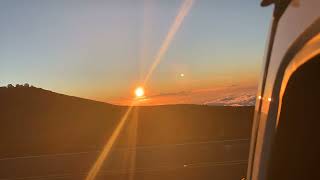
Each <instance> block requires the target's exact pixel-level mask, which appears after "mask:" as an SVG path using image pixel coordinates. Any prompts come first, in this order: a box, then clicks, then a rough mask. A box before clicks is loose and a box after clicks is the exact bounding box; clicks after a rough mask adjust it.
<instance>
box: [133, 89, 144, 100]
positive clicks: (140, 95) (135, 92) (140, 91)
mask: <svg viewBox="0 0 320 180" xmlns="http://www.w3.org/2000/svg"><path fill="white" fill-rule="evenodd" d="M134 94H135V95H136V97H137V98H141V97H143V95H144V89H143V87H137V88H136V90H135V91H134Z"/></svg>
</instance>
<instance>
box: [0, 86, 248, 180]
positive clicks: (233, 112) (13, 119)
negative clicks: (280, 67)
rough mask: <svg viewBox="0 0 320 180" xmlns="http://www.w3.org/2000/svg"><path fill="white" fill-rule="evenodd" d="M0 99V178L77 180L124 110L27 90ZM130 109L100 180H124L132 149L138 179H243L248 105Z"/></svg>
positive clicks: (6, 92) (3, 93) (3, 92)
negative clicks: (134, 144) (130, 112)
mask: <svg viewBox="0 0 320 180" xmlns="http://www.w3.org/2000/svg"><path fill="white" fill-rule="evenodd" d="M0 99H1V103H0V115H1V117H0V118H1V121H0V123H1V124H0V142H1V143H0V179H2V178H6V179H15V178H21V177H31V179H32V178H36V177H40V176H44V177H47V179H48V178H49V179H58V177H59V179H61V178H62V179H77V180H78V179H83V177H84V176H85V174H86V172H87V171H88V169H89V167H90V166H91V165H92V163H93V161H94V160H95V158H96V156H97V155H98V153H99V151H100V150H101V148H102V147H103V145H104V143H105V142H106V141H107V139H108V137H109V136H110V135H111V133H112V131H113V129H114V128H115V126H116V124H117V122H118V121H119V119H120V118H121V116H122V115H123V113H124V111H125V110H126V107H121V106H115V105H111V104H106V103H101V102H96V101H91V100H87V99H81V98H77V97H71V96H66V95H62V94H57V93H54V92H51V91H47V90H43V89H40V88H34V87H22V86H21V87H11V88H0ZM133 112H134V113H132V115H131V116H130V117H129V118H130V119H129V121H128V122H129V123H128V125H127V127H126V128H125V129H124V131H123V132H122V134H121V137H120V139H119V141H118V142H117V144H116V147H115V149H114V151H113V153H112V155H111V157H110V158H109V159H108V160H107V161H106V163H105V167H104V168H103V171H102V173H101V175H100V176H99V177H100V178H102V179H103V178H106V177H108V179H127V178H126V177H127V176H126V175H125V174H126V173H123V172H122V171H124V170H125V169H126V168H125V167H127V166H126V164H128V163H127V161H128V156H132V152H135V153H136V156H135V157H136V161H135V162H136V165H135V167H136V169H137V171H136V173H135V178H136V179H139V180H140V179H151V180H153V179H190V180H191V179H199V178H200V179H214V178H218V179H221V180H229V179H230V180H231V179H240V178H241V177H242V176H244V175H245V171H246V166H247V165H246V160H247V156H248V147H249V136H250V132H251V122H252V115H253V107H215V106H199V105H167V106H152V107H135V109H134V110H133ZM135 118H137V119H138V120H137V121H134V119H135ZM134 122H137V125H134ZM135 126H136V127H137V131H136V134H137V135H136V146H137V149H135V148H134V147H133V146H132V144H131V143H132V142H133V141H134V140H133V139H134V137H135V135H134V132H135V131H133V129H134V128H133V127H135ZM132 148H134V149H132ZM129 159H130V158H129ZM186 164H189V165H186ZM110 172H112V173H111V174H112V175H110ZM114 172H117V173H114ZM48 174H49V175H50V176H48Z"/></svg>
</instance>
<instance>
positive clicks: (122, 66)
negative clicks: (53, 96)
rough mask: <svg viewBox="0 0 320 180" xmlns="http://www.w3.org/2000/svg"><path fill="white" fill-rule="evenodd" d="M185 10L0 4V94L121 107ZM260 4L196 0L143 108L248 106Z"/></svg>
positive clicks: (258, 49)
mask: <svg viewBox="0 0 320 180" xmlns="http://www.w3.org/2000/svg"><path fill="white" fill-rule="evenodd" d="M183 3H184V1H183V0H161V1H160V0H46V1H43V0H29V1H18V0H3V1H0V26H1V28H0V86H5V85H7V84H9V83H12V84H17V83H20V84H22V83H26V82H27V83H29V84H32V85H34V86H36V87H41V88H44V89H48V90H52V91H55V92H58V93H62V94H68V95H73V96H79V97H83V98H89V99H94V100H98V101H104V102H111V103H115V104H128V102H129V101H130V100H131V99H132V96H133V91H134V88H135V87H136V86H138V85H140V84H141V83H142V81H143V79H144V77H145V76H146V75H147V73H148V71H149V69H150V66H151V65H152V63H153V62H154V60H155V56H156V54H157V53H158V51H159V49H160V47H161V45H162V44H163V41H164V39H165V37H166V35H167V33H168V31H169V29H170V27H171V26H172V24H173V22H174V20H175V18H176V16H177V14H178V13H179V9H180V7H181V5H182V4H183ZM259 3H260V1H258V0H256V1H252V0H243V1H235V0H223V1H222V0H194V2H193V5H192V7H191V8H190V11H189V12H188V14H186V16H185V17H184V19H183V22H182V24H181V26H180V28H178V29H177V32H176V34H175V35H174V36H173V38H172V41H171V43H170V45H169V47H168V49H167V51H166V52H165V53H164V54H163V56H162V58H161V61H160V62H159V64H158V66H157V67H156V68H155V69H154V71H153V73H152V75H151V76H150V78H149V81H148V84H147V85H146V87H145V91H146V98H145V99H143V102H141V103H143V104H145V105H151V104H172V103H173V104H176V103H195V104H219V103H222V102H224V101H223V100H228V99H233V100H234V101H235V102H234V103H233V104H231V105H242V104H241V103H244V102H248V100H250V98H251V99H252V97H254V95H255V91H256V87H257V83H258V77H259V73H260V70H261V63H262V58H263V53H264V49H265V42H266V38H267V33H268V29H269V22H270V21H271V10H272V9H271V8H261V7H260V6H259ZM181 73H183V74H184V77H181V76H180V74H181ZM253 100H254V98H253ZM239 101H241V102H239ZM232 102H233V101H232ZM228 103H230V102H225V103H224V104H225V105H228ZM250 103H251V101H250ZM222 104H223V103H222Z"/></svg>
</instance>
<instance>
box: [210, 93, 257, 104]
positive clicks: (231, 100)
mask: <svg viewBox="0 0 320 180" xmlns="http://www.w3.org/2000/svg"><path fill="white" fill-rule="evenodd" d="M255 103H256V97H255V95H254V94H241V95H229V96H225V97H222V98H218V99H215V100H212V101H209V102H206V103H205V104H206V105H212V106H254V105H255Z"/></svg>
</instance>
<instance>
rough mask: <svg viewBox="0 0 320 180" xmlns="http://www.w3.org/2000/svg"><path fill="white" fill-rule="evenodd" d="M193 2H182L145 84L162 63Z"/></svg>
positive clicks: (191, 0)
mask: <svg viewBox="0 0 320 180" xmlns="http://www.w3.org/2000/svg"><path fill="white" fill-rule="evenodd" d="M192 4H193V0H185V1H184V3H183V4H182V6H181V8H180V11H179V13H178V15H177V16H176V18H175V20H174V22H173V24H172V25H171V28H170V29H169V32H168V34H167V36H166V38H165V39H164V41H163V43H162V45H161V47H160V49H159V51H158V53H157V54H156V56H155V59H154V62H153V63H152V65H151V67H150V69H149V71H148V73H147V75H146V77H145V79H144V84H147V83H148V81H149V79H150V77H151V75H152V74H153V71H154V70H155V68H156V67H157V66H158V64H159V63H160V61H161V59H162V57H163V55H164V54H165V53H166V52H167V50H168V48H169V46H170V44H171V42H172V40H173V38H174V36H175V34H176V33H177V31H178V30H179V28H180V26H181V24H182V22H183V20H184V18H185V17H186V16H187V14H188V12H189V10H190V9H191V7H192Z"/></svg>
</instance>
